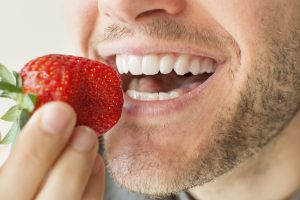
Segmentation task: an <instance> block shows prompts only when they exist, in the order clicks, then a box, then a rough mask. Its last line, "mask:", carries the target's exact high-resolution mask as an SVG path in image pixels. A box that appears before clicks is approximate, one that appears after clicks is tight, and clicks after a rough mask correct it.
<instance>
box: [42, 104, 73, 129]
mask: <svg viewBox="0 0 300 200" xmlns="http://www.w3.org/2000/svg"><path fill="white" fill-rule="evenodd" d="M70 123H71V113H70V112H69V111H68V110H67V109H66V108H64V107H63V106H61V105H60V106H58V105H57V104H48V105H46V106H45V107H44V108H43V110H42V118H41V128H42V129H43V130H44V131H45V132H46V133H50V134H60V133H63V132H64V130H65V129H66V128H68V125H69V124H70Z"/></svg>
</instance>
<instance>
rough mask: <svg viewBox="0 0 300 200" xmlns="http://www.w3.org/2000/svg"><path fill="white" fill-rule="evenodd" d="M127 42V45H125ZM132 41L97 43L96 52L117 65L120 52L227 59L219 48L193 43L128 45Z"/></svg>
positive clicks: (106, 61)
mask: <svg viewBox="0 0 300 200" xmlns="http://www.w3.org/2000/svg"><path fill="white" fill-rule="evenodd" d="M124 44H125V45H124ZM128 44H130V42H122V43H121V42H120V43H115V44H113V45H112V44H108V45H101V44H99V45H96V53H97V56H98V59H99V60H101V61H103V62H105V63H107V64H109V65H113V66H115V56H116V55H118V54H127V55H145V54H163V53H179V54H192V55H195V56H201V57H208V58H212V59H214V60H215V61H216V63H217V64H218V65H219V64H222V63H224V62H225V61H226V55H225V54H224V52H221V51H220V50H217V49H211V48H205V46H203V47H201V46H200V47H199V46H197V47H194V46H192V45H178V44H171V43H169V42H168V43H166V44H163V43H162V42H161V43H158V44H153V43H152V44H147V43H146V42H145V41H144V42H141V43H140V44H138V45H132V46H130V45H128Z"/></svg>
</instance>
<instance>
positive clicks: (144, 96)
mask: <svg viewBox="0 0 300 200" xmlns="http://www.w3.org/2000/svg"><path fill="white" fill-rule="evenodd" d="M126 94H127V95H128V96H129V97H131V98H133V99H137V100H143V101H162V100H169V99H175V98H177V97H179V96H180V94H179V92H176V91H171V92H168V93H166V92H159V93H148V92H138V91H136V90H127V92H126Z"/></svg>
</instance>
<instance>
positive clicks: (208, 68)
mask: <svg viewBox="0 0 300 200" xmlns="http://www.w3.org/2000/svg"><path fill="white" fill-rule="evenodd" d="M201 67H202V69H203V71H204V72H206V73H212V72H214V71H215V69H214V61H213V60H212V59H205V60H203V62H202V63H201Z"/></svg>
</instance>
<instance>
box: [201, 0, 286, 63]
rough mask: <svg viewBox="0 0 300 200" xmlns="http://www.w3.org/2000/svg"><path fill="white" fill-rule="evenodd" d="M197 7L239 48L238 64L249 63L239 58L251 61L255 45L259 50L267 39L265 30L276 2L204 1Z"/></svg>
mask: <svg viewBox="0 0 300 200" xmlns="http://www.w3.org/2000/svg"><path fill="white" fill-rule="evenodd" d="M201 6H203V7H204V9H206V10H207V11H208V12H209V14H210V15H211V16H212V18H213V19H214V20H215V21H216V22H217V23H219V24H220V26H221V27H222V28H223V29H224V30H226V31H227V32H228V33H229V34H230V35H231V36H232V37H233V38H234V40H235V41H236V42H237V43H238V45H239V47H240V49H241V53H242V62H246V63H247V62H249V60H243V59H251V57H253V56H254V54H255V51H256V46H257V45H258V43H259V46H260V48H263V46H264V45H263V43H264V42H265V41H264V38H265V37H268V36H267V35H266V34H267V32H268V31H267V29H266V28H268V27H270V26H272V24H273V23H274V22H273V21H274V19H275V16H276V13H278V10H279V9H278V7H280V2H278V1H274V0H273V1H271V0H264V1H260V0H254V1H250V0H246V1H243V2H241V1H239V0H228V1H226V2H225V1H224V2H220V1H217V0H213V1H205V3H203V5H201ZM268 29H269V28H268Z"/></svg>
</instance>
